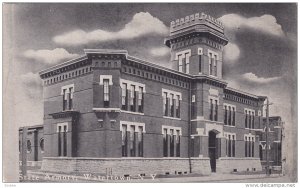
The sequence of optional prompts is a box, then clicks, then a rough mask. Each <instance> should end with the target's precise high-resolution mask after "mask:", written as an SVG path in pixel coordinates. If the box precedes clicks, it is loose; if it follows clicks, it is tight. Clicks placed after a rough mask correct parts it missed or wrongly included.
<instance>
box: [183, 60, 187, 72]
mask: <svg viewBox="0 0 300 188" xmlns="http://www.w3.org/2000/svg"><path fill="white" fill-rule="evenodd" d="M182 72H186V58H185V57H183V58H182Z"/></svg>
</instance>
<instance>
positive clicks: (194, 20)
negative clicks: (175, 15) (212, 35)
mask: <svg viewBox="0 0 300 188" xmlns="http://www.w3.org/2000/svg"><path fill="white" fill-rule="evenodd" d="M198 24H211V25H212V26H213V27H214V28H215V29H217V30H218V31H220V32H222V33H223V32H224V25H223V23H222V22H221V21H219V20H218V19H216V18H214V17H212V16H210V15H208V14H205V13H203V12H202V13H195V14H192V15H189V16H186V17H184V18H180V19H176V20H175V21H171V23H170V33H171V34H172V33H173V32H175V31H178V30H180V29H183V28H186V27H189V26H193V25H198Z"/></svg>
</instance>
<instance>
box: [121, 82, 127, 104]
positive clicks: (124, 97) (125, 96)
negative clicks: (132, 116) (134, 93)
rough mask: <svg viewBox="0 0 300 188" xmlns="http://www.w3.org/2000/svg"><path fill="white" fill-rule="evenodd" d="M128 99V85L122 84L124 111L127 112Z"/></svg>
mask: <svg viewBox="0 0 300 188" xmlns="http://www.w3.org/2000/svg"><path fill="white" fill-rule="evenodd" d="M127 106H128V98H127V84H126V83H123V84H122V110H127Z"/></svg>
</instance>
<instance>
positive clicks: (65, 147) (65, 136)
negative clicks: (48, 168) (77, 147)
mask: <svg viewBox="0 0 300 188" xmlns="http://www.w3.org/2000/svg"><path fill="white" fill-rule="evenodd" d="M63 148H64V149H63V156H67V126H64V130H63Z"/></svg>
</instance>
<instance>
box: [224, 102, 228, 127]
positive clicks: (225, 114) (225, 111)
mask: <svg viewBox="0 0 300 188" xmlns="http://www.w3.org/2000/svg"><path fill="white" fill-rule="evenodd" d="M224 108H225V109H224V124H225V125H227V106H226V105H225V106H224Z"/></svg>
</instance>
